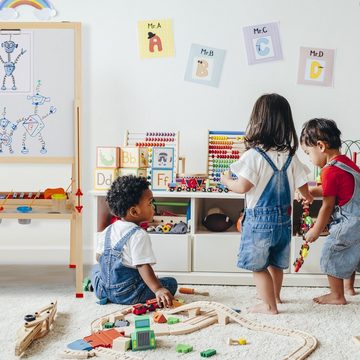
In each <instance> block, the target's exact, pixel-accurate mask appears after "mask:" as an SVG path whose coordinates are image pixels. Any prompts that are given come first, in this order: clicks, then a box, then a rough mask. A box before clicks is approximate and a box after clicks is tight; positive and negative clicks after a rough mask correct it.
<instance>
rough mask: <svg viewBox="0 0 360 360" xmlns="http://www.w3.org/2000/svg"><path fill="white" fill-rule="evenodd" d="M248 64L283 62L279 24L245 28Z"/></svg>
mask: <svg viewBox="0 0 360 360" xmlns="http://www.w3.org/2000/svg"><path fill="white" fill-rule="evenodd" d="M243 32H244V39H245V46H246V53H247V59H248V64H249V65H253V64H259V63H263V62H268V61H275V60H282V58H283V55H282V49H281V43H280V35H279V25H278V23H268V24H261V25H251V26H246V27H244V28H243Z"/></svg>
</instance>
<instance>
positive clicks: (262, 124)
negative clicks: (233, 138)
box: [245, 94, 299, 155]
mask: <svg viewBox="0 0 360 360" xmlns="http://www.w3.org/2000/svg"><path fill="white" fill-rule="evenodd" d="M245 146H246V148H247V149H250V148H254V147H256V146H262V148H263V149H264V150H265V151H268V150H270V149H275V150H277V151H289V153H290V155H294V154H295V152H296V150H297V148H298V146H299V141H298V138H297V134H296V130H295V125H294V121H293V117H292V113H291V108H290V105H289V102H288V101H287V100H286V99H285V98H284V97H283V96H281V95H279V94H265V95H262V96H260V97H259V98H258V99H257V100H256V102H255V105H254V108H253V110H252V113H251V116H250V121H249V123H248V125H247V128H246V135H245Z"/></svg>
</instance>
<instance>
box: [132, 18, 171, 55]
mask: <svg viewBox="0 0 360 360" xmlns="http://www.w3.org/2000/svg"><path fill="white" fill-rule="evenodd" d="M138 34H139V51H140V57H141V58H142V59H146V58H160V57H172V56H174V34H173V31H172V21H171V20H170V19H166V20H144V21H138Z"/></svg>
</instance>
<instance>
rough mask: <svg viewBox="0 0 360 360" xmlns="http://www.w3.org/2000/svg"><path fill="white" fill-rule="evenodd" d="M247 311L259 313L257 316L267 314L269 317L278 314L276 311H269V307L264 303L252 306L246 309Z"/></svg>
mask: <svg viewBox="0 0 360 360" xmlns="http://www.w3.org/2000/svg"><path fill="white" fill-rule="evenodd" d="M248 311H249V312H251V313H259V314H269V315H276V314H278V311H277V309H275V310H271V309H270V306H269V305H267V304H264V303H261V304H257V305H255V306H252V307H251V308H248Z"/></svg>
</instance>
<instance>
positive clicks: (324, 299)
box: [313, 293, 347, 305]
mask: <svg viewBox="0 0 360 360" xmlns="http://www.w3.org/2000/svg"><path fill="white" fill-rule="evenodd" d="M313 301H314V302H316V303H317V304H330V305H346V304H347V302H346V299H345V298H344V297H343V296H342V297H341V296H338V295H335V294H333V293H329V294H326V295H323V296H319V297H316V298H314V299H313Z"/></svg>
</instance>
